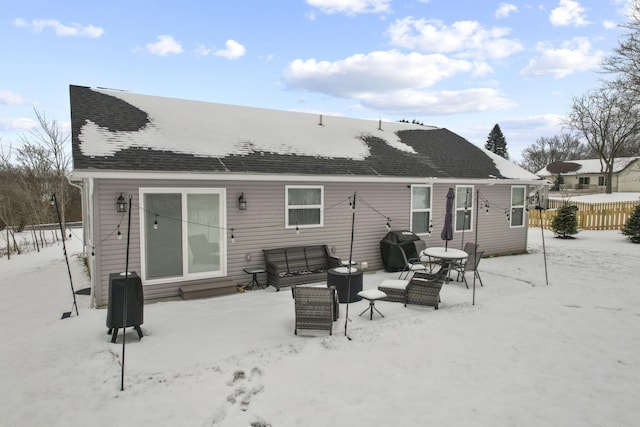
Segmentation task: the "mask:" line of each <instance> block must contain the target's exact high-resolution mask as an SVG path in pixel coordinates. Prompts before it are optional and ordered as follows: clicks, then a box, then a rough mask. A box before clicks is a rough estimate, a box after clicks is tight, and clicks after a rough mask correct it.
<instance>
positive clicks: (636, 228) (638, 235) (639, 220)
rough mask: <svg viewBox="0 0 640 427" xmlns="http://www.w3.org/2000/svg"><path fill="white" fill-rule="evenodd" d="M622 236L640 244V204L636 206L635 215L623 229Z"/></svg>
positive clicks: (633, 214)
mask: <svg viewBox="0 0 640 427" xmlns="http://www.w3.org/2000/svg"><path fill="white" fill-rule="evenodd" d="M622 234H624V235H625V236H627V238H628V239H629V240H631V242H633V243H640V204H638V205H636V206H635V208H634V210H633V213H632V214H631V216H630V217H629V219H628V220H627V222H626V224H625V225H624V227H622Z"/></svg>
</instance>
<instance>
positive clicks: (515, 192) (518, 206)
mask: <svg viewBox="0 0 640 427" xmlns="http://www.w3.org/2000/svg"><path fill="white" fill-rule="evenodd" d="M525 192H526V188H525V187H524V186H521V185H514V186H512V187H511V221H510V224H511V227H523V226H524V213H525V208H526V206H525Z"/></svg>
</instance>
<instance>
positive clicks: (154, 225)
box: [153, 214, 158, 230]
mask: <svg viewBox="0 0 640 427" xmlns="http://www.w3.org/2000/svg"><path fill="white" fill-rule="evenodd" d="M153 229H154V230H157V229H158V214H156V218H155V219H154V220H153Z"/></svg>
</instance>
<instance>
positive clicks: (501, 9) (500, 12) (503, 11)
mask: <svg viewBox="0 0 640 427" xmlns="http://www.w3.org/2000/svg"><path fill="white" fill-rule="evenodd" d="M517 11H518V6H516V5H515V4H511V3H500V5H499V6H498V9H497V10H496V18H498V19H500V18H508V17H509V15H511V14H512V13H513V12H517Z"/></svg>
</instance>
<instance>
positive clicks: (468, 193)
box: [455, 185, 473, 231]
mask: <svg viewBox="0 0 640 427" xmlns="http://www.w3.org/2000/svg"><path fill="white" fill-rule="evenodd" d="M455 215H456V216H455V218H456V226H455V230H456V231H463V230H465V231H469V230H471V224H472V223H473V221H472V220H473V186H471V185H456V212H455Z"/></svg>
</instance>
